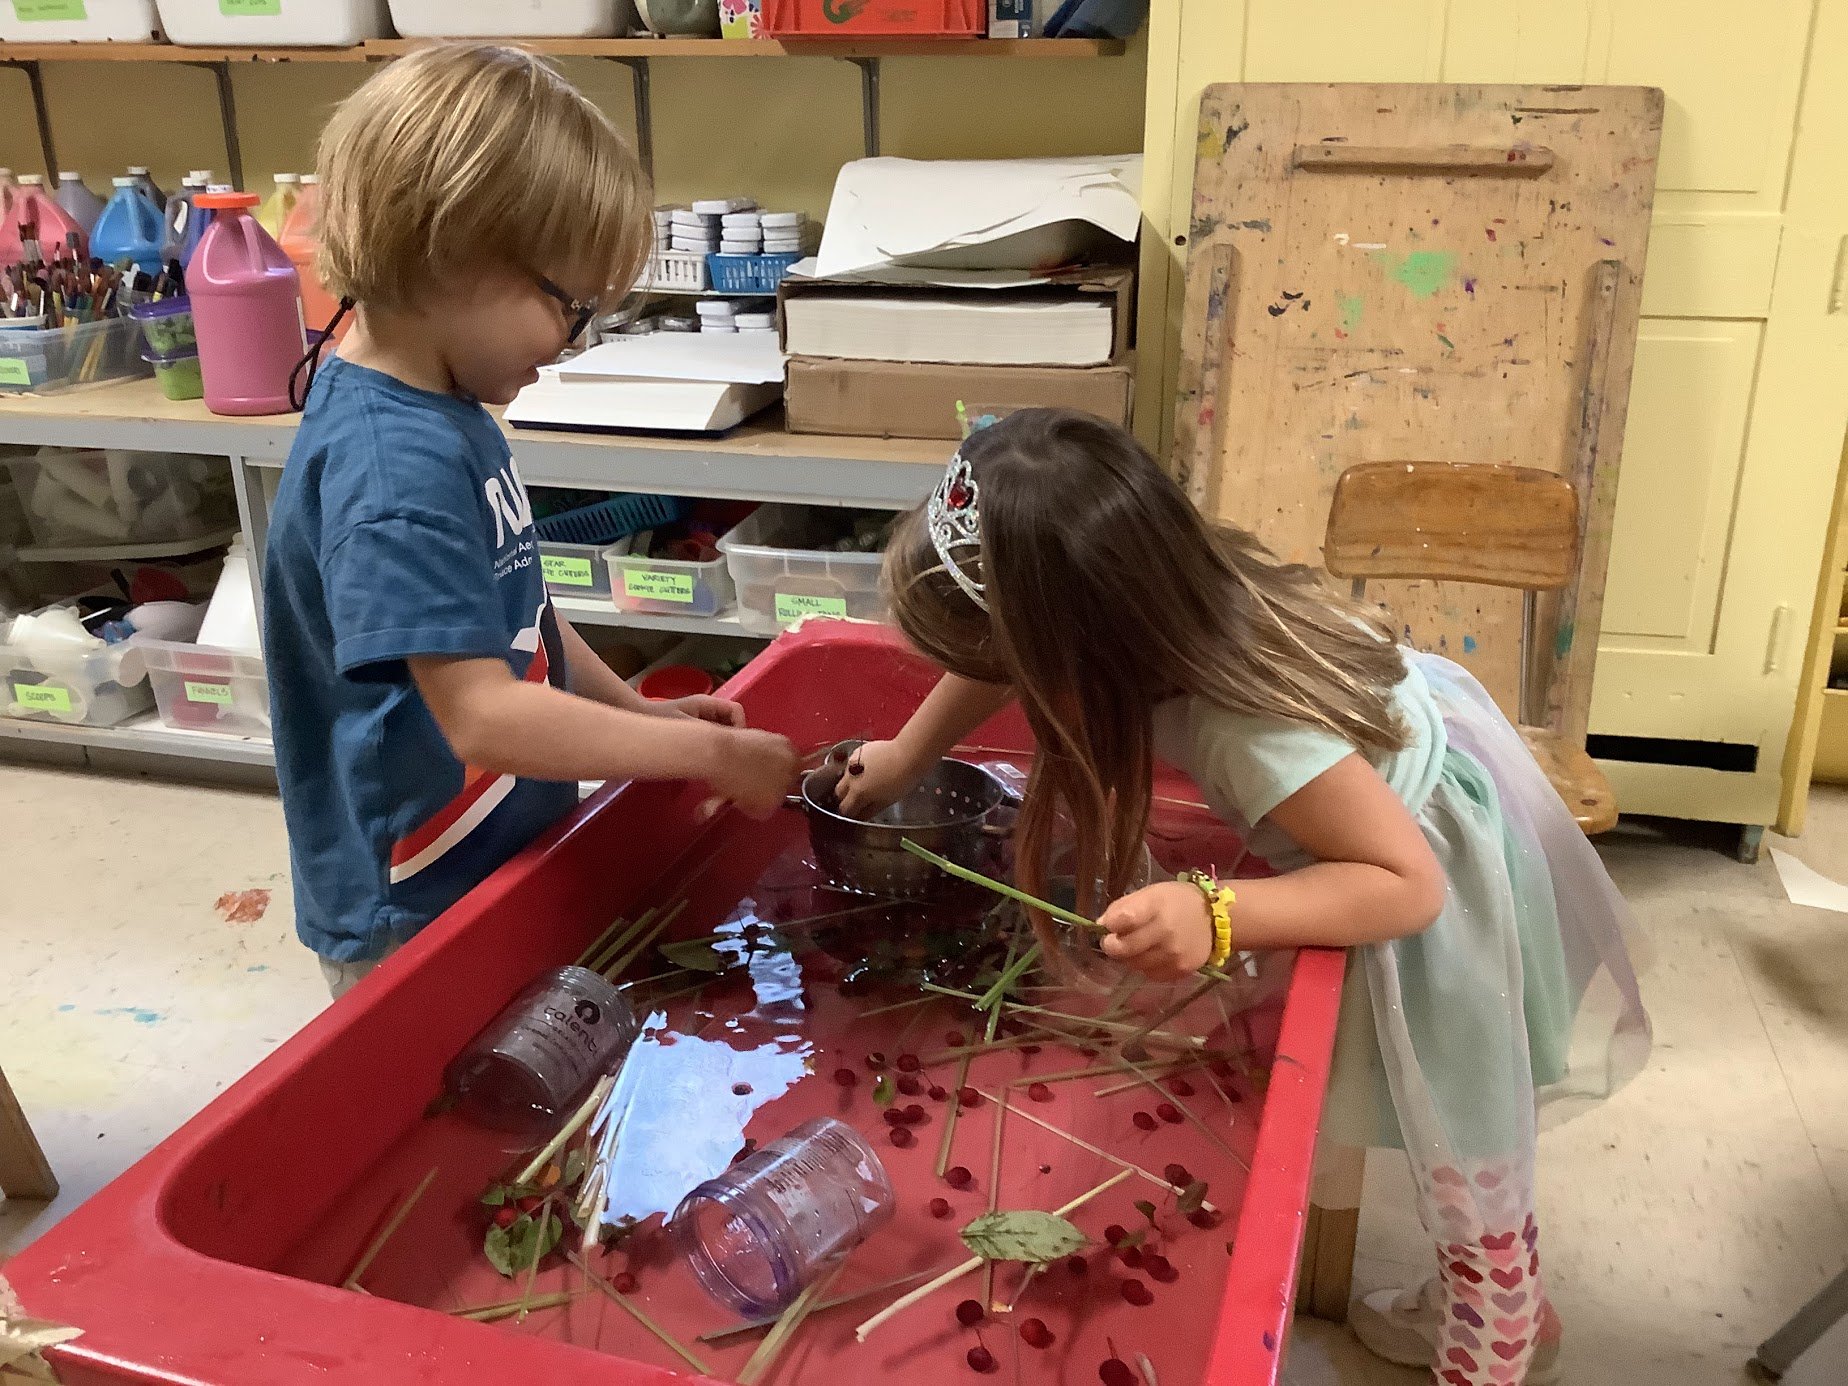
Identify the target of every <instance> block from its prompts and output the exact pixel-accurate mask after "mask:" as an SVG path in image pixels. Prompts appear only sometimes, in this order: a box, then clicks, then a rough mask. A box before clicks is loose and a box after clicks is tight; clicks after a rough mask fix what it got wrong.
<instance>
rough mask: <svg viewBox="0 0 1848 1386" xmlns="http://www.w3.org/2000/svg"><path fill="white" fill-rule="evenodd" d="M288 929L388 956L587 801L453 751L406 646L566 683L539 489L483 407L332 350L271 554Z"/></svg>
mask: <svg viewBox="0 0 1848 1386" xmlns="http://www.w3.org/2000/svg"><path fill="white" fill-rule="evenodd" d="M263 601H264V613H263V629H264V650H265V656H266V659H267V662H268V668H269V684H270V701H271V708H272V714H273V718H272V720H273V722H274V726H275V737H276V774H277V779H278V780H279V781H280V783H281V787H282V807H283V816H284V818H285V820H286V821H287V823H288V829H289V854H290V858H291V861H292V864H293V867H294V877H295V919H296V931H297V932H298V933H299V934H300V936H301V939H302V942H304V943H306V944H307V945H308V946H309V947H310V948H312V949H313V950H314V951H315V952H317V953H319V954H320V955H321V956H322V957H324V958H327V959H329V960H331V961H335V962H358V961H364V960H366V959H371V958H376V957H379V956H380V955H381V954H383V953H384V952H385V951H386V950H387V949H388V948H390V947H391V946H393V945H394V944H398V943H402V942H403V941H404V940H405V939H407V938H409V937H410V936H411V935H412V934H414V933H416V932H417V931H418V930H419V929H421V928H422V927H423V926H424V925H425V924H427V923H429V922H430V921H431V920H432V919H434V918H435V917H436V916H437V915H438V914H440V913H441V912H442V911H443V910H445V909H447V908H448V907H449V906H450V905H452V904H454V903H455V902H456V901H457V900H458V899H460V898H461V897H462V895H463V894H465V893H466V892H467V891H468V890H470V889H471V888H473V887H474V886H475V885H476V884H478V883H479V882H480V881H481V880H482V879H483V878H484V877H486V876H487V875H488V874H489V873H490V872H491V871H493V870H494V869H495V868H496V867H498V866H500V865H501V864H502V863H503V862H505V861H506V860H507V859H508V858H509V857H511V856H512V855H513V854H514V853H515V852H517V851H519V849H520V848H522V847H524V846H525V845H526V844H527V843H529V842H531V841H532V840H533V839H534V838H535V837H536V836H538V835H539V834H540V833H541V832H543V831H544V830H545V829H546V828H548V827H550V826H551V825H552V824H553V823H555V822H557V821H558V819H559V818H560V816H562V815H563V814H564V813H565V812H566V811H567V810H569V809H570V808H572V807H573V806H574V805H575V804H576V803H577V786H576V785H575V784H555V783H550V782H545V781H539V780H525V779H517V778H515V777H514V776H512V775H496V774H491V773H484V772H481V771H478V770H474V769H472V768H470V767H469V766H467V765H464V764H463V763H462V762H461V761H460V760H458V759H456V756H455V754H454V753H453V752H452V751H451V750H450V748H449V743H448V742H447V741H446V740H445V739H444V737H443V733H442V731H441V730H440V729H439V728H438V727H437V725H436V721H435V719H434V718H433V717H432V716H431V715H430V710H429V708H428V707H427V706H426V705H425V703H424V700H423V698H422V697H421V696H420V695H419V694H418V692H417V689H416V687H415V686H414V685H413V684H412V682H411V677H410V671H409V669H408V667H407V666H406V664H405V660H406V659H408V658H409V657H411V656H413V655H451V656H458V657H463V658H493V659H504V660H506V661H507V663H508V665H509V666H510V667H511V668H512V670H513V673H514V676H515V677H516V678H521V679H525V680H527V681H528V682H532V683H540V682H550V683H552V684H555V685H557V686H559V687H563V686H564V685H565V660H564V651H563V648H562V647H561V645H560V643H559V631H558V622H557V618H556V616H555V615H554V614H553V611H552V606H551V603H550V601H549V600H548V599H547V597H546V593H545V583H544V580H543V578H542V576H541V571H540V563H539V544H538V538H537V535H536V534H535V533H534V530H533V522H532V507H531V505H530V504H529V503H528V501H527V497H526V488H525V487H524V486H523V485H522V484H521V482H520V478H519V475H518V473H517V472H516V471H515V470H514V465H513V458H512V455H511V454H510V453H509V452H508V450H507V443H506V440H505V439H504V438H503V437H502V436H501V432H500V429H499V428H498V427H497V426H496V424H495V422H494V420H493V418H492V417H490V416H489V414H488V412H487V411H486V410H485V409H483V408H482V407H481V406H480V405H479V404H477V403H475V402H473V401H471V400H463V399H458V398H455V397H453V396H450V395H439V394H432V393H430V392H429V391H427V390H419V389H417V388H415V387H414V386H411V385H406V384H405V383H404V382H402V381H400V380H396V379H394V378H392V377H391V376H388V375H383V374H381V373H380V372H378V371H374V370H369V369H367V368H366V367H364V366H356V365H354V364H352V363H351V362H348V361H343V360H341V359H340V358H338V357H333V358H331V359H329V360H328V361H327V363H326V364H325V365H324V366H322V367H321V369H320V371H319V373H318V377H317V379H316V380H315V384H314V389H313V391H312V392H311V393H310V395H309V399H308V407H307V412H306V414H305V415H304V417H303V419H302V426H301V429H300V431H299V432H298V433H297V434H296V437H295V445H294V447H292V448H291V449H290V450H289V461H288V465H287V467H285V468H284V470H283V474H282V486H281V488H280V490H279V491H278V493H277V497H276V504H275V507H274V509H273V513H272V516H271V519H270V530H269V537H268V541H267V545H266V549H265V553H264V564H263Z"/></svg>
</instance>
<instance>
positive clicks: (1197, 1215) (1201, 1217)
mask: <svg viewBox="0 0 1848 1386" xmlns="http://www.w3.org/2000/svg"><path fill="white" fill-rule="evenodd" d="M1222 1217H1223V1214H1221V1213H1220V1211H1219V1210H1218V1209H1217V1208H1195V1209H1194V1210H1193V1211H1192V1212H1191V1213H1189V1214H1188V1215H1187V1221H1189V1222H1191V1223H1192V1224H1193V1225H1194V1226H1195V1227H1199V1228H1202V1229H1204V1230H1206V1231H1208V1232H1210V1231H1212V1230H1213V1229H1214V1228H1215V1227H1217V1226H1219V1223H1220V1221H1221V1218H1222Z"/></svg>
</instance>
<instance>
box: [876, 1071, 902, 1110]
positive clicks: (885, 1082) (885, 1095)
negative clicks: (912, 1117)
mask: <svg viewBox="0 0 1848 1386" xmlns="http://www.w3.org/2000/svg"><path fill="white" fill-rule="evenodd" d="M897 1097H898V1089H897V1088H895V1087H893V1086H892V1080H891V1079H890V1078H888V1077H887V1076H886V1075H885V1074H883V1073H882V1074H880V1075H879V1076H878V1077H877V1078H875V1079H874V1080H873V1103H874V1105H875V1106H879V1107H890V1106H891V1105H892V1103H893V1101H894V1100H895V1099H896V1098H897Z"/></svg>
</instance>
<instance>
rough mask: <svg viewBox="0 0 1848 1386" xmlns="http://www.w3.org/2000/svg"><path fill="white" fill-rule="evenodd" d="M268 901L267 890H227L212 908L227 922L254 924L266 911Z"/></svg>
mask: <svg viewBox="0 0 1848 1386" xmlns="http://www.w3.org/2000/svg"><path fill="white" fill-rule="evenodd" d="M269 903H270V893H269V892H268V891H267V890H261V889H258V890H227V891H226V892H225V893H224V894H223V895H221V896H219V897H218V899H217V900H216V901H214V902H213V905H212V908H213V909H215V910H217V911H218V912H219V913H220V914H221V915H223V916H224V919H225V923H227V924H255V923H256V922H257V921H258V920H259V919H261V918H263V916H264V915H265V914H266V913H268V911H269Z"/></svg>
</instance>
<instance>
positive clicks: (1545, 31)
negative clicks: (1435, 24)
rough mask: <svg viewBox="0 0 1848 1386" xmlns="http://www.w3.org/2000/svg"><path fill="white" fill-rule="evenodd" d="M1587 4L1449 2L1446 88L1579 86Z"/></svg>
mask: <svg viewBox="0 0 1848 1386" xmlns="http://www.w3.org/2000/svg"><path fill="white" fill-rule="evenodd" d="M1590 40H1591V0H1450V20H1449V25H1448V28H1447V31H1446V33H1445V36H1444V72H1443V77H1444V80H1445V81H1446V82H1582V81H1584V80H1585V62H1586V48H1587V45H1588V44H1589V43H1590Z"/></svg>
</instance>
